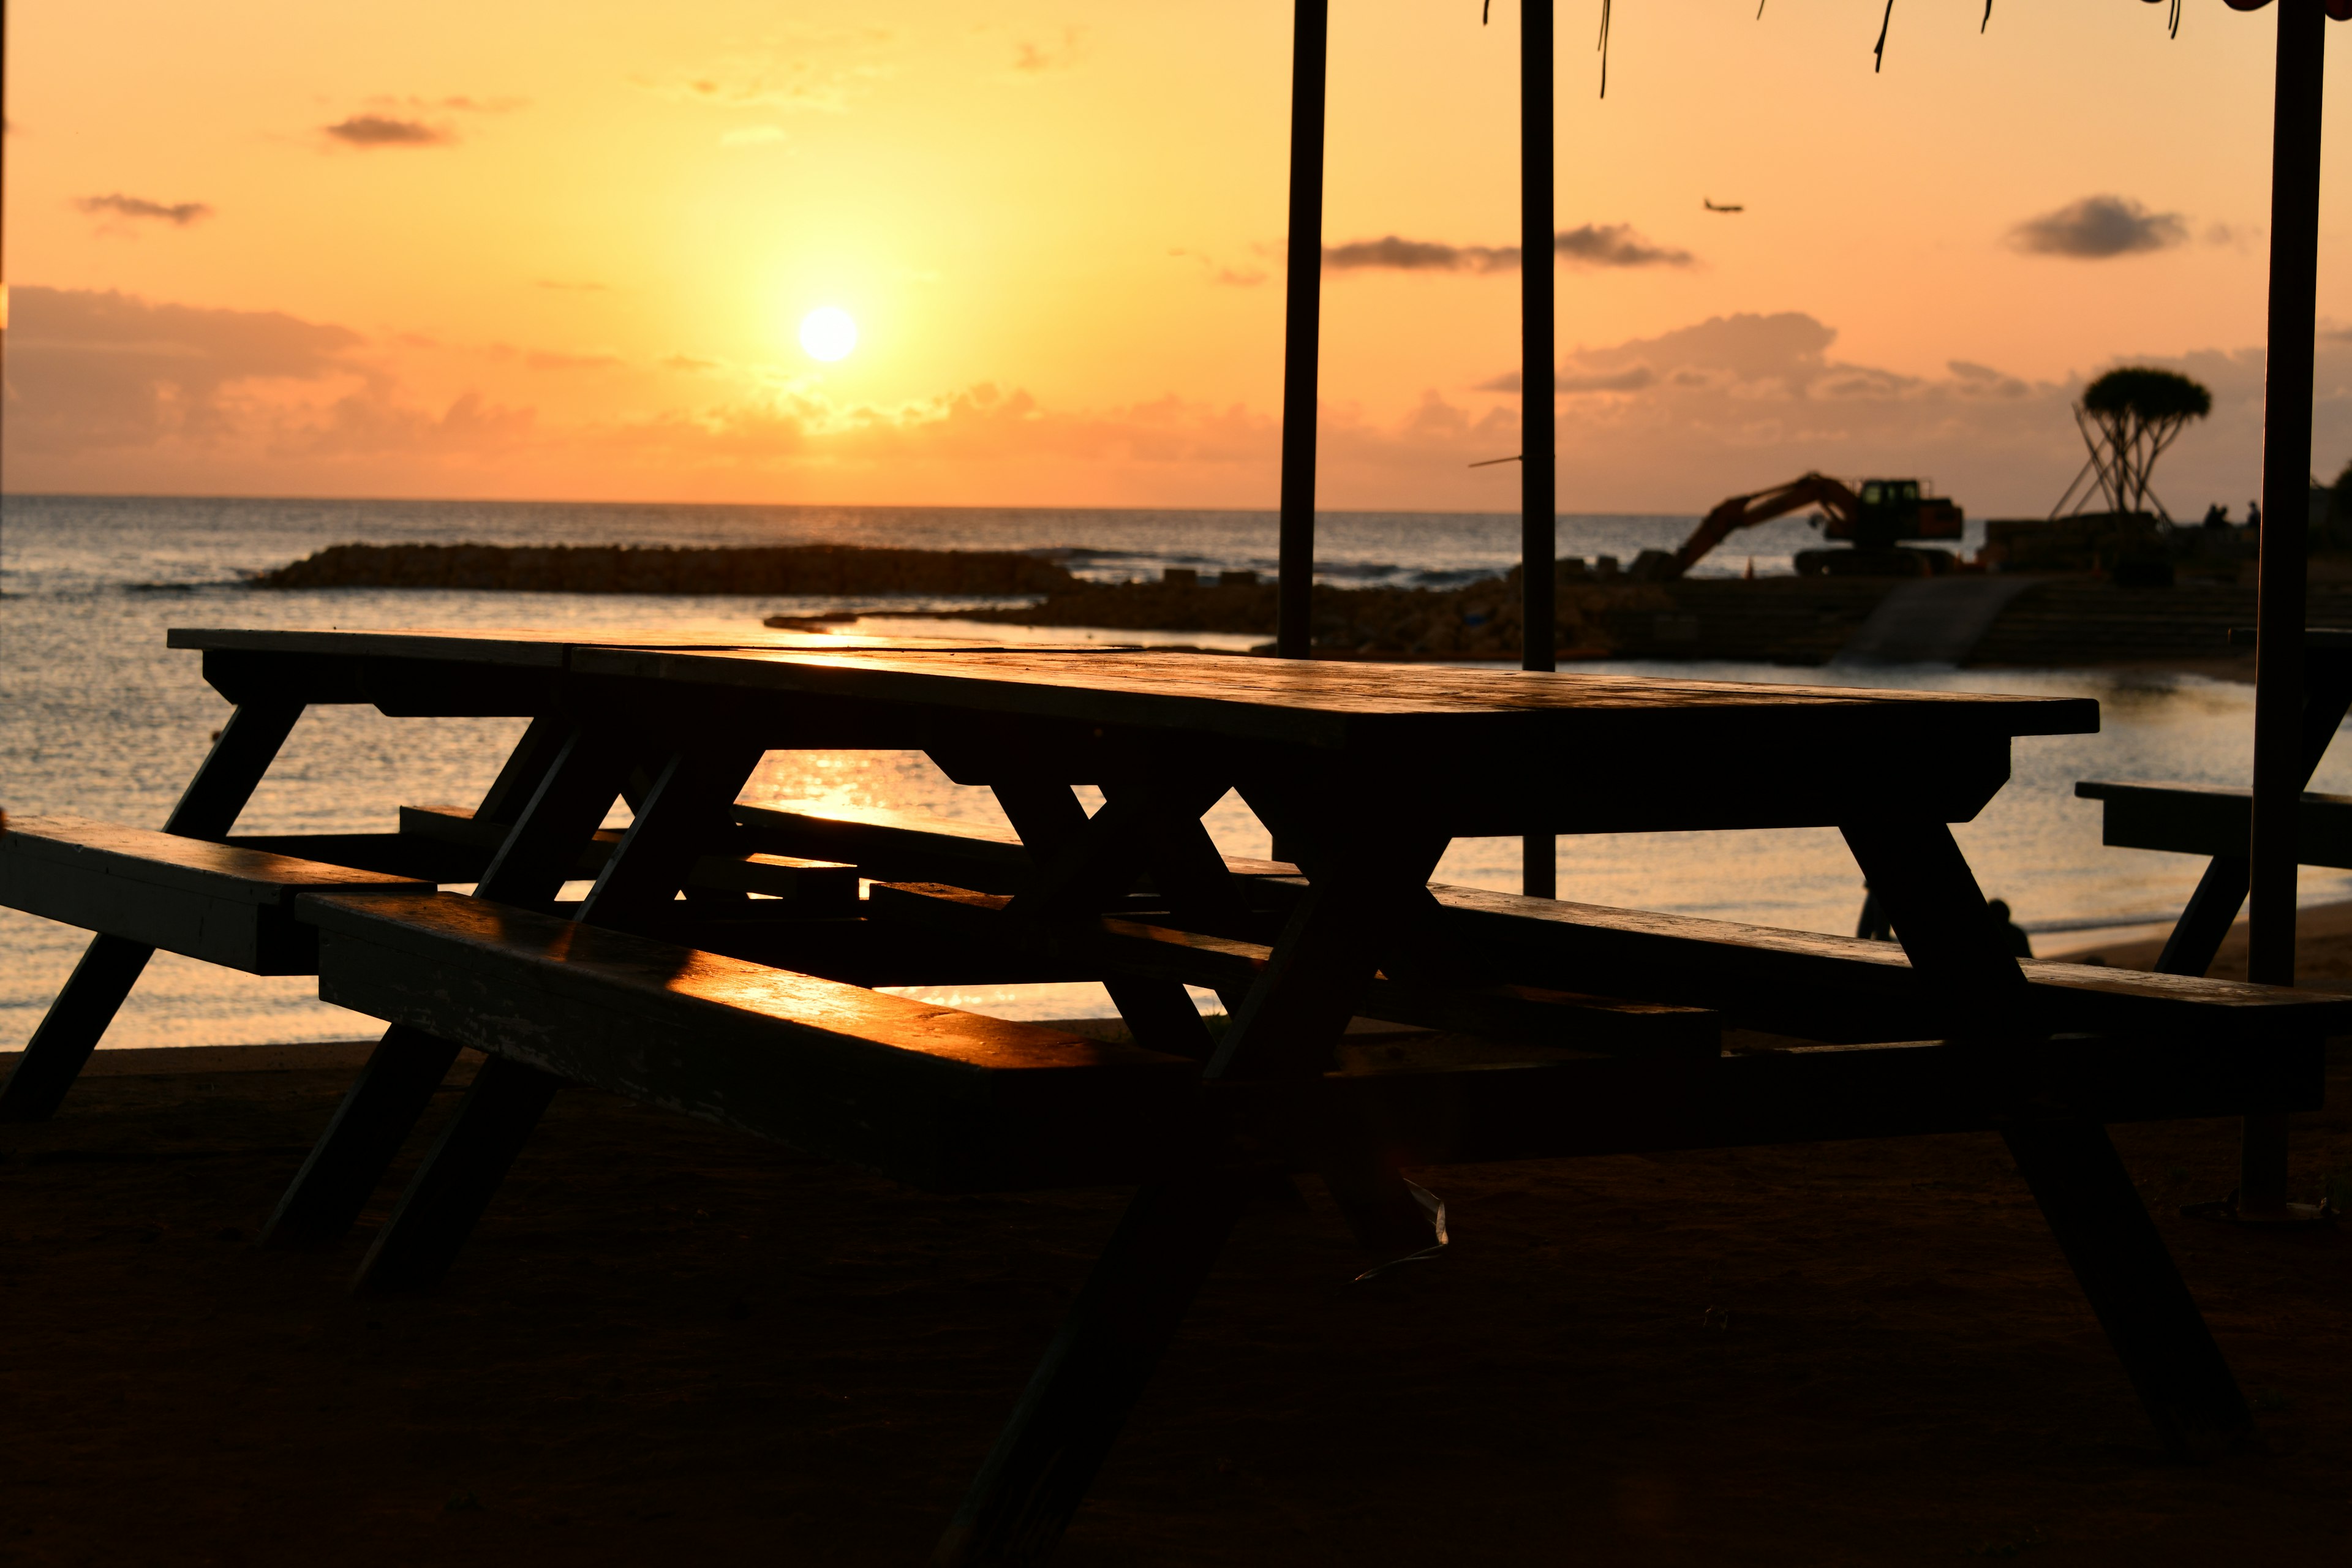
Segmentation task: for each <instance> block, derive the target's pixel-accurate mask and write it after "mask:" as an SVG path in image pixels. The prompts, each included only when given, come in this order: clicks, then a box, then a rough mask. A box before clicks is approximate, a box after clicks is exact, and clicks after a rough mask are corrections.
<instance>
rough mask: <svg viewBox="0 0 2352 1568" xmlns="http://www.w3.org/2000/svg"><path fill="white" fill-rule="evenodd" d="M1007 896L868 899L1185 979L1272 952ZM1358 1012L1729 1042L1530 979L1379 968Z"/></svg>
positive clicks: (933, 919) (920, 887) (1708, 1046)
mask: <svg viewBox="0 0 2352 1568" xmlns="http://www.w3.org/2000/svg"><path fill="white" fill-rule="evenodd" d="M1010 902H1011V900H1008V899H1006V898H1004V897H1003V895H1001V894H993V893H981V892H975V891H972V890H971V889H965V888H952V887H946V886H942V885H940V884H938V883H929V882H877V883H876V884H875V885H874V890H873V894H872V897H871V898H870V899H869V900H868V901H867V907H868V909H869V910H871V911H872V914H873V918H874V919H875V920H876V921H877V922H878V921H900V922H904V923H905V924H907V925H908V926H910V927H913V928H918V929H928V930H931V931H940V932H942V933H945V932H968V933H970V935H971V938H972V939H974V940H975V941H978V942H994V943H998V944H1003V943H1020V942H1024V939H1025V943H1026V945H1027V946H1028V947H1030V949H1031V950H1032V951H1036V952H1040V953H1041V955H1045V956H1048V957H1051V958H1056V959H1062V960H1064V961H1066V962H1073V963H1078V964H1079V965H1081V966H1082V967H1083V966H1084V965H1085V964H1086V963H1087V962H1089V961H1091V962H1092V963H1094V964H1096V965H1097V966H1098V967H1100V968H1104V969H1108V970H1111V971H1113V972H1116V973H1122V974H1132V975H1139V976H1150V977H1152V978H1155V979H1166V980H1178V981H1182V982H1184V983H1185V984H1192V985H1200V986H1205V987H1208V988H1210V989H1213V990H1216V991H1221V992H1224V993H1226V994H1234V993H1237V992H1242V991H1246V990H1247V989H1248V988H1249V987H1250V986H1252V985H1254V984H1256V982H1257V979H1258V976H1259V975H1260V974H1262V973H1264V972H1265V967H1266V964H1267V963H1268V961H1269V960H1270V958H1271V957H1272V953H1273V950H1272V949H1271V948H1269V947H1267V946H1265V945H1264V944H1261V943H1257V942H1245V941H1241V940H1237V939H1234V938H1231V937H1223V936H1214V935H1208V934H1204V933H1202V932H1197V931H1181V930H1178V929H1176V928H1175V927H1173V926H1171V925H1167V924H1162V923H1157V922H1153V921H1139V920H1122V919H1115V918H1109V919H1097V920H1094V921H1087V922H1078V921H1056V922H1053V923H1051V924H1038V923H1034V922H1031V921H1022V920H1018V919H1016V918H1013V917H1008V916H1007V915H1006V914H1005V912H1004V911H1005V909H1006V906H1007V905H1008V904H1009V903H1010ZM1357 1010H1358V1011H1359V1012H1360V1013H1361V1014H1363V1015H1364V1016H1367V1017H1372V1018H1378V1019H1381V1020H1383V1021H1385V1022H1388V1023H1392V1024H1414V1025H1419V1026H1423V1027H1426V1028H1432V1029H1443V1030H1453V1031H1459V1032H1461V1033H1464V1034H1470V1035H1477V1036H1481V1037H1486V1038H1488V1039H1494V1040H1498V1041H1505V1042H1508V1043H1512V1044H1516V1045H1527V1046H1538V1047H1555V1048H1563V1049H1571V1050H1585V1051H1596V1052H1601V1053H1603V1054H1606V1055H1611V1056H1665V1057H1680V1058H1694V1057H1696V1058H1705V1057H1713V1056H1716V1055H1718V1054H1719V1053H1720V1052H1721V1050H1722V1048H1723V1019H1722V1016H1721V1015H1719V1014H1717V1013H1714V1012H1711V1011H1708V1010H1707V1009H1705V1008H1701V1007H1688V1006H1679V1005H1670V1004H1664V1003H1656V1002H1628V1001H1622V1000H1619V999H1617V998H1614V997H1608V996H1594V995H1589V994H1581V993H1570V992H1564V991H1548V990H1542V989H1538V988H1537V987H1532V986H1525V985H1509V984H1500V985H1474V986H1435V985H1427V984H1411V983H1408V982H1405V981H1401V980H1395V979H1391V978H1390V977H1388V976H1386V975H1377V976H1375V977H1374V978H1373V980H1372V981H1371V983H1370V984H1369V985H1367V986H1366V987H1365V990H1364V994H1363V996H1362V998H1361V999H1360V1002H1359V1003H1358V1004H1357Z"/></svg>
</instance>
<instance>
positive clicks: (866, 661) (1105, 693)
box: [572, 648, 2098, 763]
mask: <svg viewBox="0 0 2352 1568" xmlns="http://www.w3.org/2000/svg"><path fill="white" fill-rule="evenodd" d="M572 668H574V669H575V670H577V671H579V672H581V673H583V674H604V675H612V676H619V677H628V678H635V679H655V680H666V681H682V682H687V683H690V684H698V685H706V686H734V687H740V688H746V689H758V690H765V691H771V692H780V693H795V694H804V695H808V696H818V697H823V696H833V697H846V698H851V699H855V700H863V701H869V702H886V703H908V704H925V705H936V706H943V707H950V708H955V709H960V710H966V711H976V712H992V713H1003V714H1017V715H1023V716H1027V717H1033V718H1039V719H1061V720H1071V721H1080V722H1087V723H1103V724H1122V725H1135V726H1140V727H1147V728H1158V729H1174V730H1181V731H1186V732H1189V733H1195V734H1201V735H1211V734H1213V735H1223V736H1228V737H1231V738H1234V739H1240V740H1248V741H1254V742H1277V743H1282V744H1286V745H1294V746H1311V747H1320V748H1328V749H1361V748H1366V747H1371V746H1378V745H1382V744H1399V745H1402V744H1406V743H1410V742H1413V741H1415V740H1423V739H1427V738H1432V737H1435V736H1437V735H1440V734H1444V735H1450V736H1453V737H1455V738H1457V739H1462V740H1466V739H1468V738H1470V736H1471V735H1472V734H1473V733H1475V730H1476V729H1477V728H1479V727H1483V728H1484V729H1485V730H1486V731H1491V732H1493V733H1494V734H1495V735H1496V738H1498V739H1507V740H1510V741H1516V742H1518V743H1521V744H1528V743H1540V742H1545V741H1553V742H1563V743H1565V742H1581V743H1586V744H1600V743H1607V742H1639V741H1642V740H1644V739H1647V740H1650V741H1653V742H1654V741H1658V740H1662V739H1664V738H1665V737H1668V736H1672V735H1678V734H1679V735H1688V736H1691V737H1693V738H1694V739H1696V738H1699V737H1702V736H1717V737H1721V736H1724V735H1727V734H1730V733H1736V732H1737V731H1739V730H1740V729H1741V728H1742V725H1741V724H1740V723H1739V720H1740V719H1741V718H1742V717H1745V718H1748V719H1750V720H1752V719H1755V718H1757V717H1759V716H1764V717H1768V718H1769V722H1767V723H1765V724H1763V725H1761V726H1758V727H1756V728H1755V734H1756V737H1757V738H1758V739H1759V740H1762V739H1767V738H1776V739H1778V740H1779V741H1780V742H1781V745H1782V747H1788V746H1789V745H1790V743H1791V741H1792V739H1793V738H1798V737H1803V738H1811V739H1815V740H1819V741H1823V742H1827V741H1831V740H1833V739H1837V738H1843V740H1844V741H1845V742H1848V743H1863V742H1878V741H1884V740H1886V739H1888V738H1890V737H1891V736H1893V735H1894V734H1895V733H1896V732H1898V731H1904V730H1906V729H1913V730H1915V732H1925V731H1924V728H1920V727H1924V726H1928V725H1932V726H1934V727H1935V728H1937V729H1938V730H1940V731H1944V732H1946V733H1949V732H1950V731H1951V730H1952V729H1953V728H1954V727H1960V728H1965V729H1969V730H1972V731H1978V732H1980V733H1984V734H1999V735H2000V736H2003V737H2008V736H2013V735H2038V734H2078V733H2084V732H2088V731H2095V730H2096V728H2097V727H2098V705H2097V703H2096V702H2095V701H2092V700H2088V699H2081V698H2013V697H1999V696H1986V695H1979V694H1975V693H1951V692H1907V691H1906V692H1894V691H1885V690H1863V689H1845V688H1836V687H1813V686H1796V685H1788V686H1781V685H1761V684H1759V685H1737V684H1732V683H1729V682H1721V681H1694V680H1670V679H1654V678H1648V677H1635V676H1618V675H1592V674H1576V673H1570V674H1558V673H1528V672H1510V671H1501V670H1465V669H1460V668H1450V667H1434V666H1409V665H1385V666H1381V667H1380V668H1377V669H1371V668H1364V667H1360V666H1354V665H1348V664H1340V663H1328V662H1317V661H1306V660H1290V659H1279V660H1277V659H1262V658H1227V657H1221V656H1215V655H1204V654H1188V655H1153V654H1150V653H1135V654H1120V655H1116V656H1109V655H1087V654H1082V653H1068V654H1055V655H1050V656H1048V655H1040V654H1032V653H1026V652H1016V651H1007V652H1002V653H987V652H973V653H969V654H960V655H958V656H957V657H956V658H952V659H946V660H925V659H919V658H909V657H907V656H904V655H899V654H895V653H888V652H877V653H858V654H835V655H824V654H816V653H800V652H777V653H749V652H732V653H715V652H670V651H655V650H644V649H629V648H583V649H582V650H581V651H580V652H579V653H578V654H577V655H576V656H575V658H573V660H572ZM1433 720H1435V721H1446V722H1443V723H1439V724H1437V725H1432V724H1431V723H1430V722H1429V721H1433ZM1727 720H1728V721H1729V722H1728V723H1727ZM1628 754H1629V755H1630V754H1632V753H1630V752H1629V753H1628ZM1776 754H1788V755H1798V754H1801V753H1799V752H1794V751H1792V750H1791V751H1785V752H1781V751H1776ZM1859 754H1864V753H1853V754H1850V755H1849V757H1848V758H1847V761H1848V763H1851V761H1852V756H1853V755H1859Z"/></svg>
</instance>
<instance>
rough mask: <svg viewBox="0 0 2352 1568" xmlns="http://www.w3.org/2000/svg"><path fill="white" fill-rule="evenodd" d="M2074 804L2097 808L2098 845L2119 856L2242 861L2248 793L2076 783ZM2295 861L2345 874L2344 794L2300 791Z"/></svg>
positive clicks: (2350, 849)
mask: <svg viewBox="0 0 2352 1568" xmlns="http://www.w3.org/2000/svg"><path fill="white" fill-rule="evenodd" d="M2074 795H2075V796H2076V798H2078V799H2081V800H2095V801H2102V802H2105V810H2104V811H2103V812H2102V813H2101V814H2100V839H2099V841H2100V842H2101V843H2102V844H2106V845H2109V846H2112V847H2116V848H2122V849H2166V850H2171V851H2173V852H2175V853H2177V854H2183V855H2207V856H2231V857H2236V856H2242V855H2243V854H2244V853H2245V852H2246V844H2247V835H2248V834H2249V833H2250V832H2251V831H2252V824H2253V792H2252V790H2249V789H2246V788H2243V787H2242V786H2233V785H2229V784H2124V783H2119V782H2116V781H2112V780H2106V779H2082V780H2079V781H2077V782H2076V784H2075V785H2074ZM2295 858H2296V860H2297V861H2298V862H2300V863H2301V864H2303V865H2305V866H2335V867H2352V795H2319V794H2316V793H2314V792H2311V791H2305V793H2304V795H2303V799H2302V804H2301V806H2300V808H2299V809H2298V810H2297V812H2296V814H2295Z"/></svg>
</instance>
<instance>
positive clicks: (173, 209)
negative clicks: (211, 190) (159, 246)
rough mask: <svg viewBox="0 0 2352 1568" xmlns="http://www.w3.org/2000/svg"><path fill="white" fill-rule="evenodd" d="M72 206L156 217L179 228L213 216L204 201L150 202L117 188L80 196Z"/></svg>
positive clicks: (120, 215) (109, 213)
mask: <svg viewBox="0 0 2352 1568" xmlns="http://www.w3.org/2000/svg"><path fill="white" fill-rule="evenodd" d="M74 206H75V207H76V208H77V209H78V210H79V211H81V212H86V213H92V214H100V213H103V214H107V215H110V216H114V217H152V218H156V219H160V220H161V221H163V222H164V223H168V224H173V225H176V226H179V227H181V228H185V227H187V226H188V225H190V224H192V223H194V222H195V221H196V220H197V219H199V218H207V217H210V216H213V209H212V207H211V206H210V205H208V204H206V203H204V202H151V201H149V200H148V199H147V198H146V197H144V196H126V195H122V193H121V192H120V191H117V192H116V193H115V194H114V195H110V196H84V197H82V198H81V199H80V200H79V201H77V202H75V203H74Z"/></svg>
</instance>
